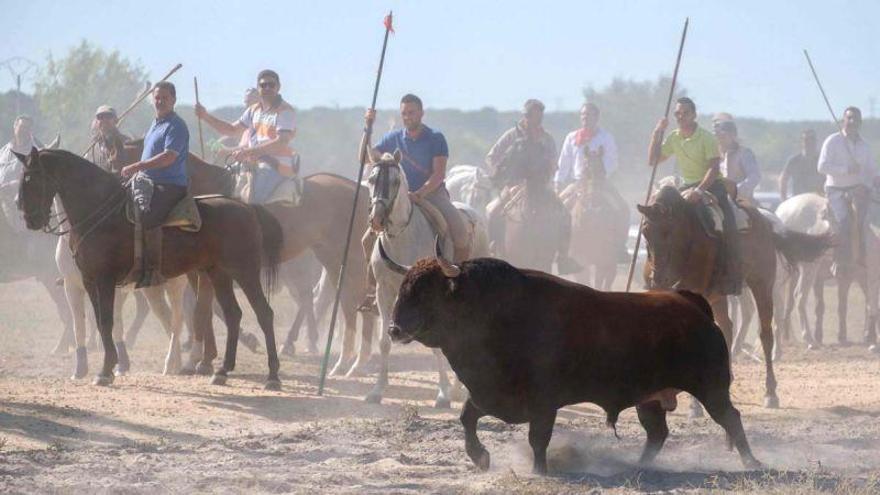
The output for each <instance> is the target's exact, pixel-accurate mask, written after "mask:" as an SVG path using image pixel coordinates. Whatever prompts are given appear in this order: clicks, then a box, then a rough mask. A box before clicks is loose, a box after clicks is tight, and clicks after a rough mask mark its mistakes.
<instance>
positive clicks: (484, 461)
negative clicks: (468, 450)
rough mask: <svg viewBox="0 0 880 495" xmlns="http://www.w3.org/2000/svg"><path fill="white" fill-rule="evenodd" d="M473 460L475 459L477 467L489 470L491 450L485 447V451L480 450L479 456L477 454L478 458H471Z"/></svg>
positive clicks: (481, 469)
mask: <svg viewBox="0 0 880 495" xmlns="http://www.w3.org/2000/svg"><path fill="white" fill-rule="evenodd" d="M471 460H472V461H474V466H477V469H479V470H480V471H488V470H489V464H490V462H489V451H488V450H486V449H483V451H482V452H480V454H479V456H477V458H476V459H471Z"/></svg>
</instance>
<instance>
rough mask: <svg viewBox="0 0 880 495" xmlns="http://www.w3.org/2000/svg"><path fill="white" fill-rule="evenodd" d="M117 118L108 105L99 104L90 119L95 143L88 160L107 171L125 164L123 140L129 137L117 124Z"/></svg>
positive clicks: (117, 170)
mask: <svg viewBox="0 0 880 495" xmlns="http://www.w3.org/2000/svg"><path fill="white" fill-rule="evenodd" d="M118 124H119V118H118V117H117V116H116V110H114V109H113V107H111V106H110V105H101V106H100V107H98V109H97V110H95V120H93V121H92V132H93V133H94V138H93V139H94V140H95V145H94V146H92V150H91V151H90V152H89V156H88V158H89V160H91V161H92V163H94V164H95V165H97V166H99V167H101V168H103V169H104V170H106V171H108V172H117V173H118V172H119V170H120V169H122V167H123V166H124V165H125V142H126V141H129V137H128V136H126V135H125V134H123V133H122V132H121V131H120V130H119V128H118V127H117V125H118Z"/></svg>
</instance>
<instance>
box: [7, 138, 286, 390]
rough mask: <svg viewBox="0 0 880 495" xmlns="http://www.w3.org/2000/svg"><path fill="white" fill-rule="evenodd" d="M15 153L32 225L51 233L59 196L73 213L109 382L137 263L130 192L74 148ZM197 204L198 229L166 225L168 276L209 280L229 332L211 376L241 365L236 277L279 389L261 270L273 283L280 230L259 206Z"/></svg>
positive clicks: (271, 381)
mask: <svg viewBox="0 0 880 495" xmlns="http://www.w3.org/2000/svg"><path fill="white" fill-rule="evenodd" d="M16 156H17V157H18V159H19V160H20V161H21V162H22V163H24V164H25V167H24V170H23V176H22V180H21V186H20V190H19V204H18V206H19V208H20V209H21V211H22V212H23V213H24V218H25V223H26V224H27V227H28V228H29V229H31V230H40V229H44V230H51V227H50V225H49V223H50V220H51V218H52V214H51V211H52V203H53V201H54V199H55V197H56V196H57V197H58V198H59V199H60V201H61V204H62V206H63V208H64V211H65V212H66V214H67V217H68V220H69V222H70V231H71V237H70V239H71V243H72V248H73V249H72V250H73V253H74V259H75V260H76V264H77V266H78V267H79V269H80V272H81V274H82V277H83V284H84V285H85V287H86V290H87V292H88V294H89V299H90V301H91V303H92V307H93V308H94V311H95V317H96V320H97V324H98V330H99V331H100V334H101V342H102V344H103V347H104V363H103V367H102V369H101V371H100V372H99V374H98V376H97V377H96V378H95V381H94V384H95V385H99V386H107V385H110V384H112V382H113V379H114V375H113V368H114V366H116V364H117V363H118V362H119V356H118V354H117V352H116V348H115V346H114V342H113V307H114V304H113V303H114V298H115V293H116V291H115V286H116V284H117V283H119V282H121V281H122V280H123V279H124V278H125V276H126V275H127V273H128V271H129V269H130V268H131V265H132V263H133V251H134V235H133V234H134V226H133V225H132V224H131V223H130V222H129V221H128V219H127V218H126V214H125V211H124V210H125V203H126V200H127V191H126V189H125V188H124V187H123V186H122V185H121V184H120V183H119V180H118V178H117V177H116V176H115V175H113V174H111V173H110V172H107V171H104V170H102V169H101V168H99V167H98V166H97V165H94V164H93V163H91V162H89V161H87V160H85V159H83V158H81V157H79V156H77V155H75V154H73V153H70V152H68V151H63V150H43V151H38V150H37V149H32V150H31V152H30V154H29V155H27V156H25V155H21V154H16ZM197 204H198V211H199V214H200V216H201V218H202V227H201V229H200V230H199V231H198V232H186V231H183V230H180V229H176V228H166V229H165V233H164V235H163V240H162V249H163V251H164V253H165V254H164V256H163V267H162V274H163V276H165V278H173V277H177V276H179V275H182V274H185V273H189V272H191V271H195V270H198V271H201V272H204V273H206V274H207V276H208V277H209V278H210V280H211V283H212V285H213V287H214V288H215V290H216V293H217V299H218V301H219V302H220V305H221V307H222V308H223V313H224V317H225V320H226V325H227V329H228V331H229V337H228V338H227V342H226V354H225V357H224V360H223V364H222V365H221V366H220V367H219V368H217V369H216V370H215V372H214V377H213V379H212V383H214V384H218V385H220V384H224V383H226V380H227V377H228V374H229V372H230V371H232V370H234V369H235V356H236V351H237V345H238V330H239V323H240V321H241V308H240V307H239V305H238V302H237V301H236V298H235V293H234V291H233V282H237V283H238V285H239V286H240V287H241V289H242V291H243V292H244V293H245V295H246V297H247V298H248V301H249V302H250V304H251V307H252V308H253V310H254V312H255V313H256V315H257V320H258V322H259V324H260V327H261V329H262V331H263V334H264V337H265V340H266V349H267V352H266V354H267V356H268V368H269V373H268V377H267V380H266V388H267V389H270V390H278V389H280V388H281V380H280V379H279V377H278V368H279V362H278V355H277V352H276V349H275V333H274V328H273V318H274V316H273V311H272V308H271V307H270V306H269V302H268V301H267V299H266V296H265V294H264V292H263V288H262V285H261V281H260V274H261V267H262V266H263V265H265V267H266V269H267V278H268V279H269V282H273V281H274V280H273V278H274V274H275V271H276V269H277V264H278V254H279V252H280V249H281V244H282V241H283V239H282V233H281V227H280V225H279V224H278V222H277V220H275V219H274V218H273V217H272V216H271V215H269V214H268V213H267V212H266V211H265V210H264V209H263V208H260V207H258V206H251V205H244V204H242V203H240V202H238V201H235V200H232V199H227V198H208V199H204V200H200V201H198V203H197ZM270 285H271V283H270ZM179 340H180V339H179V335H174V336H172V342H171V345H172V346H179Z"/></svg>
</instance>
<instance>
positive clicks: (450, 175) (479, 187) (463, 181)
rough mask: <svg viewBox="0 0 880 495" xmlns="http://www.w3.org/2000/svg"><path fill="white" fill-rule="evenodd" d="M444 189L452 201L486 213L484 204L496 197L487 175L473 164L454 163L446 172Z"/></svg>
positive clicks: (496, 192)
mask: <svg viewBox="0 0 880 495" xmlns="http://www.w3.org/2000/svg"><path fill="white" fill-rule="evenodd" d="M446 189H447V190H448V191H449V197H450V198H452V200H453V201H458V202H459V203H464V204H466V205H468V206H470V207H471V208H473V209H475V210H477V211H478V212H480V213H481V214H482V215H485V214H486V206H488V205H489V203H490V202H491V201H492V200H493V199H495V198H497V197H498V190H497V189H496V188H495V186H493V185H492V181H490V180H489V175H488V174H487V173H486V172H485V171H483V169H481V168H480V167H477V166H474V165H456V166H454V167H452V168H451V169H449V171H448V172H447V173H446Z"/></svg>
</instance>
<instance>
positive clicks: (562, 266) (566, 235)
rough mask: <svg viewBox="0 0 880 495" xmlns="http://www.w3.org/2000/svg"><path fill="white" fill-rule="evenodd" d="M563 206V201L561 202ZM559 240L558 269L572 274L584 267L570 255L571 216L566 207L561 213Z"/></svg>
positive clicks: (562, 272)
mask: <svg viewBox="0 0 880 495" xmlns="http://www.w3.org/2000/svg"><path fill="white" fill-rule="evenodd" d="M560 206H561V203H560ZM559 218H560V222H559V241H558V243H557V246H556V249H557V251H556V271H557V272H558V273H559V274H560V275H571V274H572V273H577V272H579V271H581V270H583V269H584V267H583V266H581V264H580V263H578V262H577V261H575V260H574V259H573V258H572V257H571V256H569V248H570V247H571V216H570V215H569V213H568V210H566V209H565V208H564V207H563V208H560V214H559Z"/></svg>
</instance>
